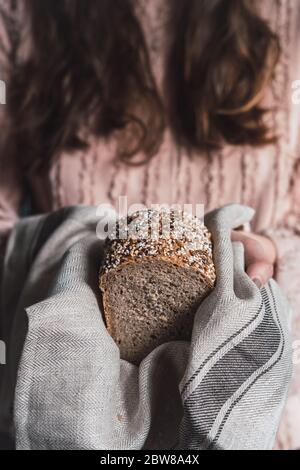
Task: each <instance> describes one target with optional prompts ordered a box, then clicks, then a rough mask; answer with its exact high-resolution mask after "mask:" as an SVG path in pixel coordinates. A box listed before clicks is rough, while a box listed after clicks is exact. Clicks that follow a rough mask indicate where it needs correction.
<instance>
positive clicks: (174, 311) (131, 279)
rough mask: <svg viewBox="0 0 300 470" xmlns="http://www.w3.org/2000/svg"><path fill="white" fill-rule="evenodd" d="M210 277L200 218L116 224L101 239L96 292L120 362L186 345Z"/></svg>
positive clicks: (149, 214) (137, 218)
mask: <svg viewBox="0 0 300 470" xmlns="http://www.w3.org/2000/svg"><path fill="white" fill-rule="evenodd" d="M215 278H216V274H215V269H214V264H213V258H212V239H211V234H210V233H209V231H208V230H207V228H206V227H205V226H204V224H203V222H202V221H201V220H200V219H198V218H196V217H194V216H192V215H191V214H189V213H186V212H183V211H179V210H171V211H166V210H165V211H162V210H160V211H154V210H145V211H140V212H136V213H135V214H133V215H131V216H127V217H125V218H123V219H120V220H119V221H118V223H117V225H116V229H115V233H114V234H113V235H112V234H111V235H110V236H108V237H107V239H106V243H105V256H104V260H103V264H102V266H101V269H100V289H101V291H102V304H103V312H104V317H105V322H106V326H107V329H108V332H109V333H110V335H111V336H112V337H113V339H114V340H115V342H116V343H117V345H118V346H119V349H120V356H121V358H122V359H125V360H127V361H129V362H131V363H133V364H139V363H140V362H141V360H142V359H143V358H144V357H146V356H147V355H148V353H150V352H151V351H152V350H153V349H154V348H156V347H157V346H159V345H160V344H163V343H165V342H168V341H173V340H189V339H190V337H191V332H192V327H193V320H194V316H195V313H196V311H197V308H198V306H199V304H200V302H201V301H202V300H203V299H204V297H205V296H206V295H207V294H208V293H209V292H210V291H211V289H212V288H213V286H214V283H215Z"/></svg>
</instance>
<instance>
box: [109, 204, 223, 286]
mask: <svg viewBox="0 0 300 470" xmlns="http://www.w3.org/2000/svg"><path fill="white" fill-rule="evenodd" d="M155 257H158V258H159V259H164V260H166V261H168V262H170V263H173V264H175V265H178V266H182V267H189V268H192V269H194V270H196V271H197V272H198V273H199V276H200V277H201V278H203V280H204V281H205V282H206V283H207V284H208V286H209V287H213V286H214V283H215V279H216V273H215V268H214V264H213V257H212V237H211V233H210V232H209V231H208V229H207V228H206V227H205V225H204V223H203V222H202V220H200V219H199V218H197V217H195V216H193V215H192V214H190V213H188V212H184V211H182V210H174V209H172V210H160V211H157V210H152V209H149V210H143V211H138V212H135V213H134V214H132V215H128V216H127V217H123V218H121V219H119V220H118V221H117V223H116V225H115V226H114V228H113V229H112V230H111V231H110V233H109V234H108V237H107V239H106V246H105V257H104V261H103V265H102V267H101V271H100V276H101V275H103V274H106V273H108V272H109V271H110V270H112V269H117V268H119V267H120V266H122V264H124V263H129V262H140V261H143V260H144V259H145V258H148V259H153V260H154V259H155Z"/></svg>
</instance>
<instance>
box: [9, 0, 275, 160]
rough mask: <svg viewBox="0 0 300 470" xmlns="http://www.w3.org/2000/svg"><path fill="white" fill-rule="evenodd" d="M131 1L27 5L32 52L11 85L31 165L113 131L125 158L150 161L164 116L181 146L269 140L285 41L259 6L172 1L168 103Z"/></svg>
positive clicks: (16, 134) (20, 139) (236, 1)
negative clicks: (267, 96) (269, 107)
mask: <svg viewBox="0 0 300 470" xmlns="http://www.w3.org/2000/svg"><path fill="white" fill-rule="evenodd" d="M134 1H139V0H114V1H111V0H101V1H97V2H95V1H94V0H59V1H53V0H27V2H26V5H27V7H28V14H29V19H30V26H31V28H30V34H31V39H32V44H33V47H32V50H31V53H30V55H29V57H28V58H27V59H26V60H24V61H23V62H20V63H19V64H18V65H17V66H16V67H15V68H14V70H12V74H11V80H10V82H9V87H8V106H9V110H10V115H11V132H12V134H13V138H14V142H17V143H18V147H20V145H21V146H22V149H23V150H22V151H26V152H25V154H24V158H25V159H24V162H25V164H26V166H27V167H28V166H31V165H42V166H45V165H48V164H50V162H51V160H52V159H53V158H54V157H55V156H56V155H58V154H59V153H60V152H61V151H63V150H68V151H74V150H76V149H80V148H85V147H86V145H88V135H94V136H99V137H100V136H101V137H109V136H111V135H112V133H115V135H116V136H117V138H118V141H119V158H120V159H121V160H123V161H125V162H127V163H129V164H139V163H141V161H137V156H138V155H141V154H142V155H143V159H142V161H148V160H149V159H150V158H151V157H152V156H153V155H155V154H156V153H157V151H158V149H159V146H160V143H161V141H162V136H163V132H164V129H165V125H166V120H168V123H169V124H170V126H171V129H172V131H173V134H174V137H175V139H176V141H177V142H178V143H179V144H180V145H184V146H187V147H188V148H190V149H196V150H197V151H200V152H201V151H203V150H211V149H216V148H219V147H221V146H222V145H223V144H224V143H230V144H233V145H243V144H251V145H254V146H260V145H265V144H267V143H269V142H271V140H272V137H270V132H269V129H268V128H267V126H266V124H265V122H264V116H265V113H266V110H265V109H263V107H262V106H261V100H262V97H263V94H264V91H265V88H266V85H267V84H268V83H269V82H270V80H271V79H272V74H273V72H274V68H275V65H276V62H277V60H278V55H279V43H278V39H277V36H276V35H275V34H274V33H273V32H272V31H271V29H270V27H269V26H268V24H267V23H266V22H265V21H264V20H263V19H262V18H261V17H260V16H259V14H258V12H257V11H256V7H255V2H254V0H252V1H251V0H168V2H169V12H170V15H169V21H168V23H167V29H168V31H167V34H168V38H169V41H168V51H167V60H166V70H165V76H164V77H165V78H164V93H163V96H164V99H163V98H162V97H161V96H160V94H159V92H158V90H157V87H156V83H155V80H154V77H153V74H152V70H151V65H150V60H149V53H148V50H147V46H146V42H145V38H144V35H143V32H142V28H141V25H140V24H139V21H138V19H137V17H136V16H135V14H134V5H133V2H134ZM11 137H12V135H11Z"/></svg>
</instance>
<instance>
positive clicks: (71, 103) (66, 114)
mask: <svg viewBox="0 0 300 470" xmlns="http://www.w3.org/2000/svg"><path fill="white" fill-rule="evenodd" d="M0 5H1V7H0V12H1V15H0V22H1V40H0V45H1V47H0V64H1V69H0V70H1V76H0V79H2V80H5V81H6V83H7V105H6V106H2V107H1V108H0V111H1V127H2V129H3V132H2V133H1V155H0V158H1V175H0V230H1V233H2V240H5V238H6V237H7V234H8V233H9V230H10V229H11V227H12V225H13V224H14V223H15V222H16V221H17V218H18V216H19V208H20V204H21V201H22V200H23V199H24V195H25V194H28V192H29V193H30V196H31V200H32V207H33V208H34V211H35V212H47V211H52V210H55V209H57V208H60V207H63V206H66V205H70V204H81V203H85V204H100V203H105V202H110V203H112V204H114V205H117V202H118V198H119V197H120V196H124V195H126V196H127V198H128V204H132V203H145V204H147V205H148V204H152V203H160V204H161V203H179V204H187V203H192V204H196V203H202V204H204V206H205V211H209V210H211V209H213V208H215V207H219V206H221V205H223V204H226V203H230V202H240V203H243V204H247V205H250V206H252V207H254V208H255V209H256V216H255V219H254V222H253V225H252V230H253V233H248V234H245V233H243V232H234V233H233V239H235V240H242V241H243V243H244V246H245V251H246V264H247V272H248V274H249V276H250V277H251V278H252V279H253V280H254V282H256V283H257V285H259V286H260V285H262V284H263V283H265V282H266V281H267V280H268V279H269V278H270V277H271V276H272V275H273V271H274V267H275V268H276V272H275V276H276V278H277V280H278V282H279V283H280V284H281V286H282V288H283V289H284V290H285V293H286V294H287V295H288V297H289V299H290V302H291V304H292V306H293V307H294V311H295V321H294V333H295V338H297V335H298V338H300V320H299V318H300V294H299V291H300V289H298V288H297V283H299V281H297V278H299V274H300V268H299V266H300V254H299V253H300V192H299V188H298V187H297V183H299V182H300V137H299V124H300V107H299V106H296V105H293V103H292V84H293V82H294V81H295V80H297V79H299V77H300V50H299V46H300V28H299V26H300V1H299V0H272V1H270V2H256V1H255V0H252V1H251V0H214V1H212V0H168V1H166V0H151V1H147V0H114V1H113V2H112V1H110V0H101V1H97V2H95V1H92V0H61V1H59V2H53V1H51V0H27V1H26V2H25V1H24V0H1V1H0ZM297 48H298V49H297ZM3 243H4V242H3ZM299 367H300V366H299V365H298V370H297V366H296V367H295V379H294V383H293V386H292V388H291V392H290V398H289V402H288V404H287V408H286V413H285V416H284V417H283V422H282V427H281V429H280V432H279V435H278V447H281V448H291V447H296V446H300V441H299V439H300V429H299V422H300V419H299V417H300V398H299V391H300V371H299Z"/></svg>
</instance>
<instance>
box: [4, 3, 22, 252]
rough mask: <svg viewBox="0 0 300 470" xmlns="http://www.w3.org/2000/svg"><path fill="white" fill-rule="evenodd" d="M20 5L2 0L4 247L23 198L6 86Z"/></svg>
mask: <svg viewBox="0 0 300 470" xmlns="http://www.w3.org/2000/svg"><path fill="white" fill-rule="evenodd" d="M17 4H18V2H14V1H12V0H0V80H1V100H0V128H1V133H0V167H1V170H0V247H1V246H2V247H3V245H4V242H3V238H4V237H6V236H7V234H8V232H9V231H10V229H11V228H12V226H13V225H14V224H15V222H16V221H17V219H18V213H19V206H20V201H21V198H22V183H21V181H22V179H21V176H20V174H19V171H18V166H17V164H16V162H14V161H12V159H11V157H10V156H9V152H8V150H9V149H8V144H7V142H6V135H7V133H6V130H7V127H8V114H7V104H6V101H7V99H6V89H7V81H8V77H9V72H10V69H11V67H13V66H14V62H15V57H16V50H17V45H18V34H19V26H18V25H19V22H18V20H17V18H18V11H17V9H18V7H17ZM0 250H1V248H0ZM0 256H1V255H0Z"/></svg>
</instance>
